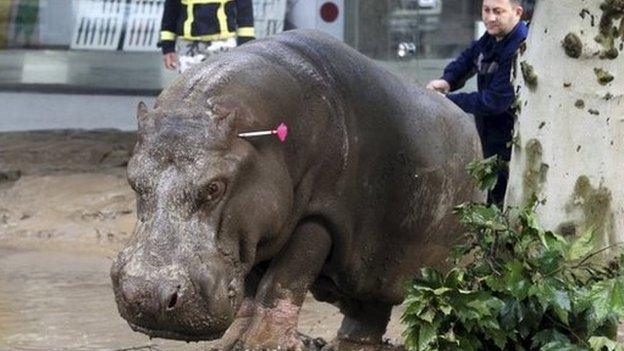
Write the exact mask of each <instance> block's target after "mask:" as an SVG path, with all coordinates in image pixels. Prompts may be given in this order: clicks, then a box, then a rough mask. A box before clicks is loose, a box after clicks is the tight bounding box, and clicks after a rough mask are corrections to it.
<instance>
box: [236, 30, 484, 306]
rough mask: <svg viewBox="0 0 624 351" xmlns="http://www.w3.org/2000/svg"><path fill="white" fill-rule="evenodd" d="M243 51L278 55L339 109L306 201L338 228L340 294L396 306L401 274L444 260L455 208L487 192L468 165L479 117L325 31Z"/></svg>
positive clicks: (333, 271) (330, 267)
mask: <svg viewBox="0 0 624 351" xmlns="http://www.w3.org/2000/svg"><path fill="white" fill-rule="evenodd" d="M242 48H244V46H243V47H242ZM245 50H247V51H251V52H256V53H259V54H261V55H264V56H265V57H266V56H268V57H271V55H273V56H274V60H276V61H281V62H282V64H283V66H284V67H286V69H289V70H290V71H292V72H293V75H295V76H298V77H303V78H301V79H302V80H304V81H302V84H305V85H308V86H309V90H310V91H313V92H315V93H316V94H319V96H322V99H325V100H327V102H328V104H330V105H331V106H332V111H333V114H332V116H331V118H332V123H333V130H332V132H331V133H328V134H327V135H326V137H327V138H328V139H329V138H332V140H328V144H329V145H335V147H333V149H338V150H332V151H334V152H336V153H338V154H339V155H334V156H339V157H327V158H326V161H325V162H326V164H324V165H323V168H325V169H326V170H327V172H323V173H321V174H319V176H318V180H317V183H316V189H315V194H314V196H313V198H312V201H311V203H310V205H309V206H310V209H309V212H310V213H314V214H316V215H322V216H323V217H325V220H326V221H328V222H329V223H331V226H332V228H334V231H335V233H333V234H334V251H333V254H332V256H331V257H332V258H331V260H330V262H328V264H327V267H326V269H325V270H324V274H325V275H327V277H328V278H330V279H331V280H332V281H333V283H334V284H335V285H336V287H337V289H339V290H340V293H341V294H348V295H354V296H369V297H373V296H374V297H376V298H380V299H385V300H388V301H391V302H393V303H398V302H399V301H400V300H401V298H402V292H403V285H402V283H403V281H404V280H405V279H409V278H410V277H411V276H412V275H413V273H414V272H415V271H417V269H418V268H419V267H421V266H422V265H438V266H439V265H440V264H441V263H442V262H443V260H444V258H445V257H446V254H447V252H448V249H449V247H450V246H451V245H452V244H453V243H454V242H456V241H457V240H458V239H459V238H460V236H461V234H460V232H459V228H458V223H457V221H456V219H455V218H454V216H453V215H452V208H453V206H455V205H458V204H460V203H463V202H466V201H474V200H480V199H482V194H480V193H478V192H476V191H474V186H473V184H472V182H471V181H470V180H469V177H468V176H467V174H466V172H465V165H466V164H467V163H468V162H470V161H472V160H474V159H477V158H479V157H481V149H480V144H479V140H478V135H477V132H476V129H475V127H474V124H473V122H472V121H471V119H470V118H469V117H468V116H467V115H466V114H464V113H463V112H462V111H461V110H460V109H459V108H457V107H456V106H455V105H454V104H453V103H452V102H450V100H447V99H446V98H444V97H443V96H441V95H439V94H437V93H433V92H429V91H426V90H424V89H423V88H421V87H419V86H415V85H411V84H408V83H406V82H404V81H402V80H401V79H399V78H398V77H396V76H395V75H394V74H391V73H390V72H388V71H387V70H385V69H384V68H382V67H381V66H380V65H378V64H377V63H375V62H374V61H372V60H370V59H369V58H367V57H365V56H364V55H362V54H360V53H358V52H357V51H355V50H353V49H352V48H350V47H348V46H347V45H345V44H343V43H341V42H339V41H337V40H335V39H333V38H331V37H329V36H327V35H325V34H323V33H320V32H316V31H308V30H304V31H291V32H285V33H283V34H281V35H278V36H275V37H273V38H271V39H269V40H264V41H258V42H257V43H253V44H250V45H249V47H248V48H246V49H245ZM286 52H288V53H289V54H285V53H286ZM284 57H287V58H284ZM306 79H307V81H305V80H306ZM335 138H338V139H340V140H338V141H336V140H333V139H335ZM319 152H321V151H319Z"/></svg>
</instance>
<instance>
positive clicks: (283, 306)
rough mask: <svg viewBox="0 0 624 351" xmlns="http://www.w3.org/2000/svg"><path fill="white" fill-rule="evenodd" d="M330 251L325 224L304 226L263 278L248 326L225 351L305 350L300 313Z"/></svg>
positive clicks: (275, 259)
mask: <svg viewBox="0 0 624 351" xmlns="http://www.w3.org/2000/svg"><path fill="white" fill-rule="evenodd" d="M330 249H331V237H330V235H329V233H328V232H327V230H326V229H325V228H324V227H323V226H322V225H319V224H317V223H314V222H306V223H303V224H300V225H299V226H298V227H297V229H296V230H295V232H294V233H293V234H292V236H291V237H290V239H289V241H288V243H287V244H286V245H285V247H284V248H283V249H282V251H281V252H280V253H279V254H278V255H276V257H275V258H274V259H273V260H272V261H271V264H270V266H269V268H268V269H267V271H266V273H265V274H264V275H263V277H262V280H261V281H260V284H259V286H258V290H257V292H256V295H255V298H254V301H253V305H254V306H255V309H254V311H253V314H252V316H251V318H250V319H249V320H248V325H247V326H246V328H245V330H244V331H243V332H242V333H241V334H240V335H239V336H238V338H237V340H236V341H235V342H234V343H233V344H232V345H227V346H228V347H227V348H225V349H233V350H239V349H242V350H303V349H304V344H303V342H302V340H301V338H300V337H299V334H298V332H297V322H298V319H299V310H300V308H301V305H302V304H303V301H304V299H305V295H306V292H307V291H308V289H309V287H310V285H311V284H312V282H313V281H314V280H315V279H316V277H317V276H318V274H319V272H320V271H321V268H322V267H323V264H324V263H325V260H326V258H327V255H328V254H329V251H330ZM226 334H228V332H226Z"/></svg>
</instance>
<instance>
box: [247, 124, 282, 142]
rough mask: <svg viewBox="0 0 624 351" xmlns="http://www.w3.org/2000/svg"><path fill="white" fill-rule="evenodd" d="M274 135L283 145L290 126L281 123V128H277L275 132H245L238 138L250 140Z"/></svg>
mask: <svg viewBox="0 0 624 351" xmlns="http://www.w3.org/2000/svg"><path fill="white" fill-rule="evenodd" d="M272 134H275V135H277V138H278V139H279V140H280V141H281V142H282V143H283V142H284V141H285V140H286V136H287V135H288V126H286V124H284V123H281V124H280V125H279V126H277V128H276V129H273V130H260V131H257V132H245V133H240V134H238V136H239V137H241V138H250V137H257V136H263V135H272Z"/></svg>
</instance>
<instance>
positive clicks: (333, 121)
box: [111, 31, 481, 350]
mask: <svg viewBox="0 0 624 351" xmlns="http://www.w3.org/2000/svg"><path fill="white" fill-rule="evenodd" d="M138 121H139V140H138V143H137V145H136V148H135V153H134V156H133V157H132V159H131V160H130V162H129V164H128V179H129V182H130V184H131V185H132V187H133V188H134V190H135V191H136V194H137V207H138V210H137V211H138V212H137V213H138V223H137V226H136V230H135V234H134V236H133V239H132V241H131V242H130V243H129V244H128V246H127V247H126V248H125V249H124V250H123V251H122V252H121V253H120V254H119V257H118V258H117V260H116V261H115V263H114V264H113V267H112V270H111V277H112V281H113V286H114V291H115V297H116V300H117V305H118V307H119V311H120V313H121V315H122V316H123V317H124V318H125V319H126V320H127V321H128V322H129V324H130V325H131V326H132V328H133V329H134V330H137V331H141V332H143V333H145V334H148V335H150V336H155V337H165V338H174V339H182V340H206V339H216V338H221V340H220V342H219V344H218V345H219V346H218V349H223V350H229V349H232V348H233V347H234V346H233V345H236V347H243V348H245V349H250V350H260V349H278V348H279V349H282V350H286V349H289V350H296V349H301V348H302V347H303V344H302V342H301V340H300V338H299V336H298V334H297V331H296V325H297V318H298V313H299V309H300V306H301V304H302V303H303V300H304V296H305V294H306V292H307V291H308V290H310V291H311V292H312V293H313V294H314V296H315V297H316V298H317V299H318V300H321V301H327V302H330V303H333V304H335V305H337V306H339V307H340V309H341V311H342V313H343V314H344V316H345V317H344V320H343V323H342V326H341V327H340V330H339V331H338V336H337V338H336V339H335V340H334V341H333V342H332V343H330V345H328V346H327V347H334V348H337V349H339V350H345V349H358V350H360V349H362V350H368V349H370V350H374V349H377V348H378V347H380V345H381V342H382V340H381V338H382V335H383V334H384V331H385V329H386V324H387V322H388V319H389V316H390V311H391V307H392V306H393V305H395V304H399V303H400V302H401V301H402V299H403V288H404V283H405V282H406V280H408V279H410V278H411V277H412V276H413V275H414V273H415V272H416V271H417V270H418V269H419V267H422V266H423V265H434V266H440V265H441V264H443V262H444V259H445V257H446V255H447V252H448V249H449V247H450V245H452V244H453V243H455V242H456V241H457V239H458V238H459V236H460V232H459V230H458V227H457V223H456V219H455V218H454V217H453V215H452V214H451V209H452V206H454V205H456V204H459V203H462V202H465V201H470V200H476V199H478V198H480V197H481V194H480V193H477V192H475V191H474V187H473V184H472V182H471V181H470V180H469V179H468V177H467V176H466V173H465V170H464V167H465V165H466V164H467V163H468V162H469V161H471V160H473V159H476V158H478V157H479V155H480V146H479V141H478V137H477V133H476V130H475V128H474V126H473V124H472V123H471V121H470V119H469V118H468V117H467V116H466V115H465V114H464V113H462V112H461V111H460V110H459V109H458V108H457V107H455V106H454V105H453V104H452V103H451V102H449V101H447V100H446V99H445V98H444V97H442V96H440V95H438V94H437V93H432V92H428V91H425V90H423V89H422V88H420V87H416V86H411V85H409V84H406V83H404V82H402V81H401V80H400V79H398V78H397V77H395V76H394V75H392V74H390V73H388V72H387V71H385V70H384V69H382V68H380V67H379V66H378V65H377V64H375V63H374V62H373V61H371V60H369V59H367V58H366V57H364V56H363V55H361V54H359V53H358V52H356V51H354V50H352V49H351V48H349V47H347V46H346V45H344V44H342V43H340V42H338V41H336V40H334V39H332V38H330V37H328V36H326V35H324V34H320V33H318V32H314V31H292V32H286V33H283V34H281V35H278V36H275V37H273V38H270V39H266V40H258V41H255V42H252V43H248V44H246V45H244V46H242V47H240V48H237V49H236V50H233V51H231V52H228V53H225V54H222V55H219V56H216V57H214V58H211V59H210V60H209V61H208V62H205V63H203V64H201V65H199V66H197V67H195V68H193V69H192V70H190V71H188V72H187V73H185V74H183V75H181V76H180V77H179V78H178V79H176V80H175V81H174V82H173V84H172V85H171V86H169V87H168V88H167V89H165V90H164V91H163V92H162V94H161V95H160V96H159V97H158V99H157V102H156V105H155V108H154V109H153V110H151V111H148V110H147V108H146V107H145V105H143V104H140V105H139V109H138ZM280 122H285V123H286V124H287V125H288V126H289V129H290V133H289V136H288V139H287V140H286V142H285V143H283V144H282V143H280V142H279V140H278V139H277V138H275V137H272V136H271V137H258V138H253V139H243V138H240V137H238V136H237V134H238V133H240V132H245V131H255V130H266V129H271V128H274V127H275V126H277V125H278V124H279V123H280Z"/></svg>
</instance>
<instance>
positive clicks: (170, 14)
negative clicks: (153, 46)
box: [158, 0, 255, 71]
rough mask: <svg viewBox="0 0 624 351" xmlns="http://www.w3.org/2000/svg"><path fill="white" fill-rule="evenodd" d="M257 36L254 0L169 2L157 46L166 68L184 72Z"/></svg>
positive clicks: (169, 0) (164, 13) (175, 0)
mask: <svg viewBox="0 0 624 351" xmlns="http://www.w3.org/2000/svg"><path fill="white" fill-rule="evenodd" d="M254 36H255V33H254V17H253V7H252V0H211V1H206V0H166V1H165V9H164V12H163V17H162V22H161V32H160V42H159V43H158V46H160V47H161V48H162V52H163V60H164V64H165V67H166V68H168V69H174V68H176V67H177V68H178V69H179V70H180V71H184V70H185V69H186V68H187V67H188V66H190V65H192V64H195V63H198V62H200V61H203V60H204V59H205V58H206V57H207V56H208V55H210V53H212V52H218V51H225V50H228V49H229V48H232V47H235V46H236V45H241V44H243V43H245V42H247V41H249V40H252V39H253V38H254ZM176 39H177V40H176ZM176 52H177V53H178V54H179V55H177V54H176Z"/></svg>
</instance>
